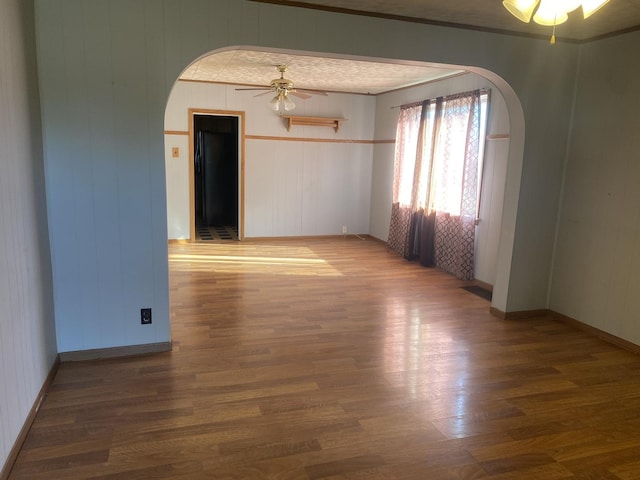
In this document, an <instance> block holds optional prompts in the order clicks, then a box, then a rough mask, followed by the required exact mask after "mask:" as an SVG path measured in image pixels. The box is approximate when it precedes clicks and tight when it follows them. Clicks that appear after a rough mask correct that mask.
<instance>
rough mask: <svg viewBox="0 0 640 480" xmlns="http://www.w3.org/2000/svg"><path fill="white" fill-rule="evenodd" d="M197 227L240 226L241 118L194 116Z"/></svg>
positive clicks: (235, 227)
mask: <svg viewBox="0 0 640 480" xmlns="http://www.w3.org/2000/svg"><path fill="white" fill-rule="evenodd" d="M193 121H194V132H195V135H194V141H195V145H194V152H195V155H194V181H195V185H194V191H195V216H196V218H195V223H196V227H202V226H206V227H222V226H224V227H231V228H234V229H235V230H237V228H238V118H237V117H225V116H214V115H194V119H193Z"/></svg>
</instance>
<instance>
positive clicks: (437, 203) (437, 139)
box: [388, 90, 488, 280]
mask: <svg viewBox="0 0 640 480" xmlns="http://www.w3.org/2000/svg"><path fill="white" fill-rule="evenodd" d="M482 96H484V98H482ZM482 100H484V101H482ZM487 100H488V93H487V92H484V91H480V90H475V91H473V92H467V93H461V94H457V95H451V96H448V97H439V98H437V99H431V100H426V101H424V102H422V103H419V104H412V105H406V106H403V107H401V110H400V116H399V119H398V128H397V133H396V151H395V162H394V185H393V204H392V209H391V223H390V228H389V240H388V244H389V247H390V248H391V249H392V250H393V251H394V252H396V253H397V254H399V255H402V256H403V257H405V258H407V259H410V260H412V259H418V260H419V261H420V263H421V264H423V265H425V266H436V267H438V268H441V269H442V270H445V271H447V272H449V273H452V274H454V275H456V276H457V277H458V278H461V279H465V280H470V279H473V253H474V241H475V225H476V217H477V209H478V198H479V184H480V181H479V180H480V177H481V172H480V168H481V154H482V150H483V147H484V143H483V142H481V131H482V132H483V131H484V119H485V118H486V104H487ZM483 105H484V106H485V107H484V112H483V108H482V106H483Z"/></svg>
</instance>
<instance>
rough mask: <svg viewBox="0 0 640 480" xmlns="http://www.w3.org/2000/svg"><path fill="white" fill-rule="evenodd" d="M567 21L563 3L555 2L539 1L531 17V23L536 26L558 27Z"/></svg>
mask: <svg viewBox="0 0 640 480" xmlns="http://www.w3.org/2000/svg"><path fill="white" fill-rule="evenodd" d="M568 19H569V15H567V12H566V10H565V9H564V4H563V2H558V1H557V0H541V1H540V6H539V7H538V10H537V11H536V13H535V15H534V16H533V21H534V22H536V23H537V24H538V25H544V26H548V27H552V26H554V25H560V24H561V23H564V22H566V21H567V20H568Z"/></svg>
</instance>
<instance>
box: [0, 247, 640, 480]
mask: <svg viewBox="0 0 640 480" xmlns="http://www.w3.org/2000/svg"><path fill="white" fill-rule="evenodd" d="M169 263H170V284H171V315H172V335H173V341H174V350H173V351H172V352H170V353H163V354H156V355H151V356H145V357H136V358H127V359H116V360H104V361H97V362H85V363H65V364H62V365H61V366H60V369H59V372H58V374H57V377H56V379H55V381H54V383H53V385H52V387H51V390H50V392H49V394H48V397H47V398H46V400H45V402H44V404H43V406H42V408H41V410H40V412H39V414H38V416H37V418H36V421H35V423H34V425H33V428H32V430H31V432H30V433H29V436H28V438H27V441H26V443H25V445H24V448H23V450H22V451H21V453H20V456H19V458H18V461H17V463H16V465H15V468H14V470H13V472H12V474H11V477H10V478H11V479H12V480H19V479H29V480H38V479H47V480H52V479H65V480H74V479H94V480H96V479H102V480H106V479H110V480H111V479H127V480H137V479H176V480H177V479H180V480H183V479H185V480H186V479H267V478H268V479H279V480H289V479H310V480H317V479H332V480H338V479H373V480H375V479H394V480H395V479H436V480H439V479H483V478H490V479H525V480H526V479H545V480H547V479H551V480H553V479H580V480H587V479H602V480H613V479H622V480H630V479H638V478H640V358H639V357H638V356H636V355H634V354H632V353H629V352H626V351H623V350H620V349H618V348H616V347H614V346H611V345H609V344H606V343H604V342H602V341H601V340H598V339H596V338H593V337H590V336H588V335H586V334H585V333H583V332H580V331H577V330H574V329H572V328H571V327H569V326H567V325H565V324H562V323H558V322H556V321H554V320H553V319H551V318H535V319H527V320H518V321H504V320H500V319H497V318H495V317H492V316H491V315H490V314H489V304H488V302H487V301H486V300H483V299H482V298H479V297H478V296H476V295H473V294H471V293H469V292H467V291H465V290H463V289H462V288H460V287H461V286H463V285H465V283H463V282H460V281H458V280H456V279H454V278H452V277H451V276H449V275H447V274H444V273H442V272H439V271H437V270H433V269H425V268H421V267H419V266H416V265H414V264H411V263H408V262H406V261H404V260H402V259H400V258H398V257H396V256H394V255H393V254H391V253H389V252H388V251H387V249H386V247H385V246H384V245H382V244H380V243H377V242H375V241H371V240H365V241H362V240H359V239H357V238H353V237H348V238H345V239H332V240H327V239H324V240H314V241H309V240H307V241H279V242H273V243H270V244H266V243H264V242H256V243H251V242H242V243H238V242H234V243H219V244H200V245H197V244H196V245H171V246H170V259H169Z"/></svg>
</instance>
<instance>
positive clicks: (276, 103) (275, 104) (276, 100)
mask: <svg viewBox="0 0 640 480" xmlns="http://www.w3.org/2000/svg"><path fill="white" fill-rule="evenodd" d="M269 106H270V107H271V108H272V109H273V110H274V111H276V112H277V111H278V110H280V94H279V93H278V94H277V95H276V96H275V97H273V98H272V99H271V100H269Z"/></svg>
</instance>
